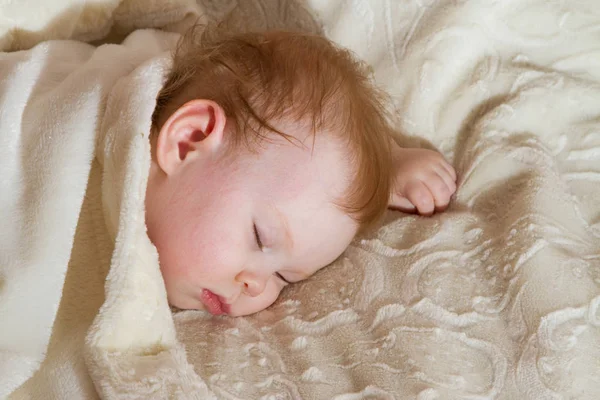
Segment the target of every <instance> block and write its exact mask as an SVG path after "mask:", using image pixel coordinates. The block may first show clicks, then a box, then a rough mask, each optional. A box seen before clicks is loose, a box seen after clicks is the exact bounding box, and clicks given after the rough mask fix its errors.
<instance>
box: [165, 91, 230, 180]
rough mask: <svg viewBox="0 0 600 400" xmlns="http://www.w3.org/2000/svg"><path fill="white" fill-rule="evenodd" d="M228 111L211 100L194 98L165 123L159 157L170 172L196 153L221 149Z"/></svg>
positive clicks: (197, 154)
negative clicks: (226, 112)
mask: <svg viewBox="0 0 600 400" xmlns="http://www.w3.org/2000/svg"><path fill="white" fill-rule="evenodd" d="M224 130H225V112H224V111H223V108H221V106H219V105H218V104H217V103H215V102H214V101H211V100H191V101H189V102H187V103H185V104H184V105H182V106H181V107H180V108H179V109H177V111H175V112H174V113H173V114H172V115H171V116H170V117H169V119H168V120H167V121H166V122H165V123H164V125H163V126H162V128H161V130H160V132H159V134H158V140H157V141H156V159H157V162H158V165H159V166H160V168H161V169H162V170H163V171H164V172H165V174H167V175H171V174H173V173H174V172H175V171H176V170H177V168H178V167H179V166H181V165H183V164H184V163H186V162H190V161H192V160H193V159H195V158H196V157H200V156H202V155H204V154H207V153H213V152H214V151H216V150H218V149H219V148H220V147H221V145H222V143H223V134H224Z"/></svg>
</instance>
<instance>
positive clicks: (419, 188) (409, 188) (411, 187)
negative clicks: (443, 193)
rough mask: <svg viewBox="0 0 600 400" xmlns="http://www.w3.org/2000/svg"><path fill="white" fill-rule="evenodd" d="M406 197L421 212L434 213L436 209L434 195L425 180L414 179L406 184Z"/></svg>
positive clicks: (423, 213) (424, 213)
mask: <svg viewBox="0 0 600 400" xmlns="http://www.w3.org/2000/svg"><path fill="white" fill-rule="evenodd" d="M406 198H407V199H408V200H410V202H411V203H412V204H414V205H415V207H417V210H418V211H419V214H422V215H431V214H433V211H434V210H435V203H434V199H433V195H432V193H431V192H430V190H429V189H428V188H427V186H425V184H424V183H423V182H421V181H412V182H410V183H409V184H408V185H406Z"/></svg>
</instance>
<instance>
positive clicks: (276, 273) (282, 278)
mask: <svg viewBox="0 0 600 400" xmlns="http://www.w3.org/2000/svg"><path fill="white" fill-rule="evenodd" d="M275 275H277V277H278V278H279V279H281V280H282V281H284V282H285V283H287V284H288V285H289V284H291V283H292V282H290V281H288V280H287V279H285V278H284V277H283V276H281V274H280V273H279V272H275Z"/></svg>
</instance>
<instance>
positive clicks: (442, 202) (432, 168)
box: [389, 142, 456, 215]
mask: <svg viewBox="0 0 600 400" xmlns="http://www.w3.org/2000/svg"><path fill="white" fill-rule="evenodd" d="M392 156H393V163H394V175H395V178H394V185H393V187H392V194H391V196H390V204H389V207H390V208H393V209H397V210H401V211H405V212H414V211H417V212H418V213H419V214H423V215H431V214H433V213H434V212H435V211H443V210H444V209H445V208H446V207H447V206H448V203H449V202H450V197H451V196H452V195H453V194H454V192H455V191H456V172H455V171H454V168H452V166H451V165H450V164H449V163H448V162H447V161H446V160H445V159H444V157H443V156H442V155H441V154H440V153H438V152H435V151H432V150H426V149H407V148H402V147H400V146H398V145H397V144H396V143H395V142H394V144H393V147H392Z"/></svg>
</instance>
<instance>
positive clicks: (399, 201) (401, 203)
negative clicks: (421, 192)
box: [388, 192, 417, 213]
mask: <svg viewBox="0 0 600 400" xmlns="http://www.w3.org/2000/svg"><path fill="white" fill-rule="evenodd" d="M388 207H389V208H391V209H393V210H399V211H403V212H406V213H412V212H415V211H416V210H417V209H416V208H415V206H414V205H413V204H412V203H411V202H410V200H408V199H407V198H406V197H404V196H402V195H401V194H400V193H397V192H394V193H393V194H392V196H390V202H389V204H388Z"/></svg>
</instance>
